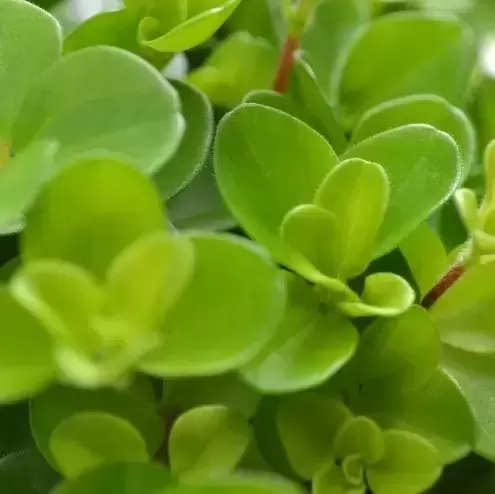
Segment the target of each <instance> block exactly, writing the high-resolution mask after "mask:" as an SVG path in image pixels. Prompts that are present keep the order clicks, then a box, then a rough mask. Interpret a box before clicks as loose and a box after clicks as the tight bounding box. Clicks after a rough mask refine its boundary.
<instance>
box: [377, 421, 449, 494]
mask: <svg viewBox="0 0 495 494" xmlns="http://www.w3.org/2000/svg"><path fill="white" fill-rule="evenodd" d="M383 438H384V440H385V457H384V458H383V459H382V460H381V461H380V462H378V463H377V464H376V465H373V466H372V467H369V468H368V471H367V479H368V483H369V485H370V487H371V489H372V490H373V492H374V493H376V494H396V493H397V492H398V491H399V492H401V494H417V493H418V492H423V491H425V490H426V489H428V488H429V487H431V486H432V485H433V484H434V483H435V482H436V481H437V480H438V478H439V477H440V475H441V473H442V467H441V465H440V459H439V455H438V451H437V450H436V449H435V448H434V447H433V446H432V445H431V444H430V443H429V442H428V441H426V440H425V439H423V438H422V437H421V436H418V435H417V434H413V433H411V432H406V431H399V430H388V431H385V432H384V434H383Z"/></svg>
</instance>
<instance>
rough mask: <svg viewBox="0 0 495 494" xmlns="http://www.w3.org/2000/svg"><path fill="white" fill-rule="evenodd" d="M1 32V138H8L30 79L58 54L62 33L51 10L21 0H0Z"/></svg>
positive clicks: (31, 82)
mask: <svg viewBox="0 0 495 494" xmlns="http://www.w3.org/2000/svg"><path fill="white" fill-rule="evenodd" d="M0 33H2V50H1V53H0V95H1V99H0V141H3V140H6V141H7V142H8V141H10V137H11V130H12V124H13V123H14V120H15V118H16V115H17V113H18V111H19V108H20V106H21V104H22V102H23V101H24V98H25V97H26V94H27V93H28V91H29V89H30V87H31V85H32V84H33V81H35V80H36V79H37V78H38V77H39V76H40V74H41V73H42V72H43V71H44V70H45V69H46V68H48V67H50V65H52V64H53V63H55V62H56V61H57V59H58V58H59V56H60V49H61V44H62V33H61V29H60V26H59V25H58V23H57V21H56V20H55V19H54V18H53V17H52V16H51V15H50V14H48V13H47V12H45V11H43V10H41V9H40V8H38V7H36V6H34V5H32V4H30V3H28V2H24V1H9V2H6V1H4V2H0Z"/></svg>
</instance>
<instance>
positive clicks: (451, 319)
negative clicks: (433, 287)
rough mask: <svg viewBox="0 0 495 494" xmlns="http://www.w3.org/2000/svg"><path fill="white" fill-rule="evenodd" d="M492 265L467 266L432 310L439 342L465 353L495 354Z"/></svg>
mask: <svg viewBox="0 0 495 494" xmlns="http://www.w3.org/2000/svg"><path fill="white" fill-rule="evenodd" d="M494 276H495V263H490V264H478V265H474V266H472V267H470V268H469V269H468V270H467V272H466V273H465V274H463V275H462V276H461V278H459V280H458V281H457V282H456V283H454V285H452V286H451V287H450V288H449V289H448V290H447V291H446V292H445V293H444V294H443V295H442V297H440V299H439V300H438V301H437V302H436V303H435V305H434V306H433V307H432V308H431V311H430V312H431V315H432V317H433V320H434V322H435V324H436V325H437V327H438V329H439V331H440V336H441V338H442V340H443V341H444V342H445V343H447V344H449V345H451V346H454V347H456V348H460V349H463V350H466V351H470V352H475V353H482V354H492V353H495V327H494V326H493V322H492V321H493V315H494V307H495V306H494V302H495V286H494V284H493V277H494Z"/></svg>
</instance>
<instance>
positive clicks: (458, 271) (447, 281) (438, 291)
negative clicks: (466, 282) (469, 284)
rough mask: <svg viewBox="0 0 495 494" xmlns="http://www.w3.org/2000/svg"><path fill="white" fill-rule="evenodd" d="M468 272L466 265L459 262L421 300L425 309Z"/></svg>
mask: <svg viewBox="0 0 495 494" xmlns="http://www.w3.org/2000/svg"><path fill="white" fill-rule="evenodd" d="M465 272H466V267H465V266H463V265H462V264H457V265H455V266H453V267H452V268H450V270H449V272H448V273H447V274H446V275H445V276H444V277H443V278H442V279H441V280H440V281H439V282H438V283H437V284H436V285H435V286H434V287H433V288H432V289H431V290H430V291H429V292H428V293H427V294H426V296H425V298H424V299H423V301H422V302H421V305H422V306H423V307H424V308H425V309H429V308H431V307H432V306H433V305H434V304H435V302H436V301H437V300H438V299H439V298H440V297H441V296H442V295H443V294H444V293H445V292H446V291H447V290H448V289H449V288H451V287H452V286H453V285H454V283H455V282H456V281H457V280H458V279H459V278H460V277H461V276H462V275H463V274H464V273H465Z"/></svg>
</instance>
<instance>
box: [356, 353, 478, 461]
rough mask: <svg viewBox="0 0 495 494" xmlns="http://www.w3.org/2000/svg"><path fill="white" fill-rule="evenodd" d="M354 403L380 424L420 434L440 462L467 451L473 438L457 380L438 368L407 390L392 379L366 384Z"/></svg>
mask: <svg viewBox="0 0 495 494" xmlns="http://www.w3.org/2000/svg"><path fill="white" fill-rule="evenodd" d="M418 359H421V357H420V356H418ZM391 384H392V385H391ZM357 407H358V410H359V413H362V414H364V415H366V416H368V417H371V418H372V419H373V420H376V421H377V423H378V424H380V426H381V427H382V428H385V429H389V428H397V429H402V430H407V431H410V432H415V433H417V434H419V435H420V436H422V437H424V438H425V439H427V440H428V441H429V442H430V443H431V444H433V446H435V447H436V448H437V450H438V452H439V453H440V456H441V460H442V463H444V464H445V463H454V462H456V461H458V460H460V459H461V458H463V457H465V456H466V455H468V454H469V452H470V451H471V449H472V448H473V446H474V444H475V441H476V432H477V431H476V423H475V418H474V414H473V411H472V410H471V408H470V405H469V404H468V402H467V400H466V398H465V397H464V395H463V394H462V392H461V388H460V387H459V385H458V384H457V382H456V381H454V379H453V378H451V377H450V376H449V375H448V374H446V373H445V372H444V371H442V370H441V369H437V370H436V371H435V373H434V374H433V375H432V377H431V378H430V379H429V380H428V381H427V382H426V383H425V384H424V385H423V386H422V387H420V388H418V389H416V390H415V391H412V392H408V393H404V392H402V390H401V389H398V388H397V386H395V385H394V383H393V382H392V383H390V382H389V383H386V384H385V385H384V382H383V381H375V382H372V383H370V384H367V385H365V386H364V388H362V391H361V393H360V396H359V404H357Z"/></svg>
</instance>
